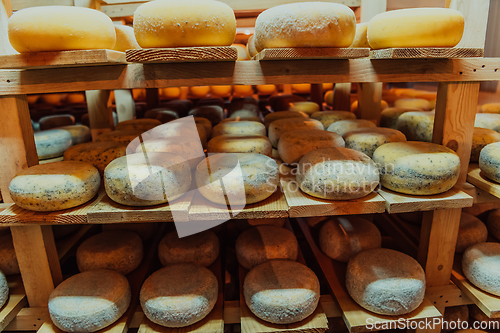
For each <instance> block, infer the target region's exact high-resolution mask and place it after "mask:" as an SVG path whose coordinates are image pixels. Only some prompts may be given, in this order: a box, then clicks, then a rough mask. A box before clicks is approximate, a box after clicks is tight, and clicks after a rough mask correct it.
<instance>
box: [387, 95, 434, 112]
mask: <svg viewBox="0 0 500 333" xmlns="http://www.w3.org/2000/svg"><path fill="white" fill-rule="evenodd" d="M394 107H395V108H404V109H414V110H422V111H429V110H430V103H429V101H428V100H426V99H422V98H401V99H397V100H395V101H394Z"/></svg>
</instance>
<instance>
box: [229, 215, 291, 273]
mask: <svg viewBox="0 0 500 333" xmlns="http://www.w3.org/2000/svg"><path fill="white" fill-rule="evenodd" d="M235 250H236V257H237V258H238V262H239V263H240V265H241V266H243V267H245V268H246V269H252V268H254V267H255V266H258V265H260V264H262V263H264V262H266V261H268V260H271V259H287V260H297V255H298V251H299V245H298V242H297V238H295V235H294V234H293V233H292V232H291V231H289V230H287V229H285V228H281V227H278V226H274V225H260V226H256V227H253V228H250V229H248V230H246V231H244V232H243V233H241V235H240V236H239V237H238V238H237V239H236V245H235Z"/></svg>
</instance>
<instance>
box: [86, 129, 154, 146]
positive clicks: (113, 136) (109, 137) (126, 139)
mask: <svg viewBox="0 0 500 333" xmlns="http://www.w3.org/2000/svg"><path fill="white" fill-rule="evenodd" d="M143 132H144V131H141V130H126V131H111V132H106V133H103V134H101V135H99V136H98V137H97V138H96V139H95V142H103V141H111V142H121V143H125V144H129V143H130V142H131V141H133V140H134V139H136V138H138V137H139V135H141V134H142V133H143Z"/></svg>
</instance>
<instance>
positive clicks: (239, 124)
mask: <svg viewBox="0 0 500 333" xmlns="http://www.w3.org/2000/svg"><path fill="white" fill-rule="evenodd" d="M224 134H240V135H266V127H265V126H264V124H263V123H260V122H256V121H230V122H225V123H222V124H218V125H216V126H215V127H214V129H213V131H212V137H213V138H215V137H216V136H219V135H224Z"/></svg>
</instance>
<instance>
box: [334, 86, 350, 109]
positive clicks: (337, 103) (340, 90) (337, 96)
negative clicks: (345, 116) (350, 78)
mask: <svg viewBox="0 0 500 333" xmlns="http://www.w3.org/2000/svg"><path fill="white" fill-rule="evenodd" d="M333 109H334V110H339V111H351V83H335V86H334V87H333Z"/></svg>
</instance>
